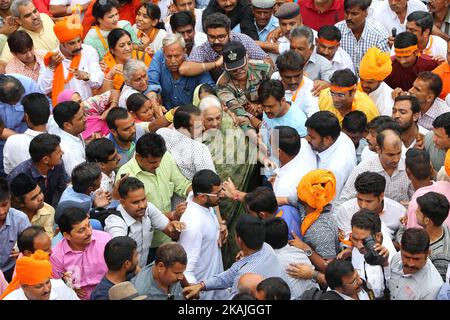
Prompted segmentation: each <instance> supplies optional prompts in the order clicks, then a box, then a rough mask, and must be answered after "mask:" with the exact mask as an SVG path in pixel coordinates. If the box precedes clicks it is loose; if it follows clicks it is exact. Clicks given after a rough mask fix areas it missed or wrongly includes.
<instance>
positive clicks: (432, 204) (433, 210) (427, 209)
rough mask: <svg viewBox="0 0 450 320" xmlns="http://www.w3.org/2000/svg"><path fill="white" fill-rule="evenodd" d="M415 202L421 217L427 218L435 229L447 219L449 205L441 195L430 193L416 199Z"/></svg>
mask: <svg viewBox="0 0 450 320" xmlns="http://www.w3.org/2000/svg"><path fill="white" fill-rule="evenodd" d="M416 201H417V205H418V206H419V208H420V211H422V213H423V215H424V216H426V217H428V218H429V219H430V220H431V221H432V222H433V224H434V225H435V226H436V227H439V226H441V225H442V224H443V223H444V221H445V219H447V217H448V211H449V210H450V203H449V202H448V200H447V197H445V196H444V195H443V194H441V193H437V192H433V191H430V192H428V193H425V194H424V195H423V196H420V197H417V199H416Z"/></svg>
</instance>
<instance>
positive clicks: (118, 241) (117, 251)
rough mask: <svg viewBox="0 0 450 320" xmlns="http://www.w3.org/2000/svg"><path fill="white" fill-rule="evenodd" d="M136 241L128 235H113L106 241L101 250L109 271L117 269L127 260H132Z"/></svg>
mask: <svg viewBox="0 0 450 320" xmlns="http://www.w3.org/2000/svg"><path fill="white" fill-rule="evenodd" d="M136 249H137V243H136V241H135V240H134V239H132V238H130V237H124V236H120V237H115V238H112V239H111V240H109V241H108V243H107V244H106V246H105V251H104V252H103V257H104V258H105V262H106V266H107V267H108V270H109V271H119V270H120V269H122V266H123V264H124V263H125V262H127V261H132V260H133V254H134V252H135V251H136Z"/></svg>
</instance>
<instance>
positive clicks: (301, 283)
mask: <svg viewBox="0 0 450 320" xmlns="http://www.w3.org/2000/svg"><path fill="white" fill-rule="evenodd" d="M274 251H275V255H276V256H277V258H278V260H279V261H280V264H281V266H282V267H283V269H284V270H286V268H287V267H288V266H289V264H291V263H292V264H294V263H302V264H306V265H308V266H311V267H313V265H312V264H311V261H309V258H308V257H307V256H306V254H305V252H304V251H303V250H301V249H298V248H296V247H294V246H290V245H289V244H287V245H285V246H284V247H283V248H280V249H274ZM313 268H314V267H313ZM286 277H287V279H288V282H287V284H288V286H289V288H290V289H291V300H297V299H299V298H300V297H301V295H302V294H303V292H305V291H306V290H308V289H311V288H319V285H318V284H317V283H316V282H314V281H312V280H304V279H297V278H293V277H291V276H289V275H288V274H286Z"/></svg>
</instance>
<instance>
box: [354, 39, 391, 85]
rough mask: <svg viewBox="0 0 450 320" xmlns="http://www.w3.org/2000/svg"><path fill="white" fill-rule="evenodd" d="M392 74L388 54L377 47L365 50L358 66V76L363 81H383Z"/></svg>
mask: <svg viewBox="0 0 450 320" xmlns="http://www.w3.org/2000/svg"><path fill="white" fill-rule="evenodd" d="M391 72H392V60H391V57H390V55H389V53H388V52H383V51H381V50H380V49H378V48H377V47H372V48H370V49H369V50H367V52H366V54H365V55H364V57H363V58H362V60H361V62H360V65H359V76H360V77H361V78H362V79H364V80H377V81H383V80H384V79H386V78H387V77H388V76H389V75H390V74H391Z"/></svg>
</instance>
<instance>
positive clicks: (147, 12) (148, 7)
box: [133, 3, 167, 55]
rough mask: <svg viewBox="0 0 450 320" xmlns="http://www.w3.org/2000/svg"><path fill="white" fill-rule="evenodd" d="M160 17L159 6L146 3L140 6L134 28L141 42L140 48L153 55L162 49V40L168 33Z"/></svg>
mask: <svg viewBox="0 0 450 320" xmlns="http://www.w3.org/2000/svg"><path fill="white" fill-rule="evenodd" d="M160 18H161V10H160V9H159V7H158V6H157V5H155V4H153V3H145V4H143V5H142V6H141V7H140V8H139V10H138V12H137V15H136V24H135V25H134V26H133V30H134V31H135V32H136V34H137V37H138V39H139V40H140V42H141V48H140V49H141V50H144V49H146V50H147V52H149V53H150V54H151V55H153V53H154V52H156V51H158V50H160V49H162V40H163V39H164V37H165V36H166V35H167V32H166V31H165V30H164V24H163V23H162V22H160V21H159V20H160ZM147 48H148V49H147Z"/></svg>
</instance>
